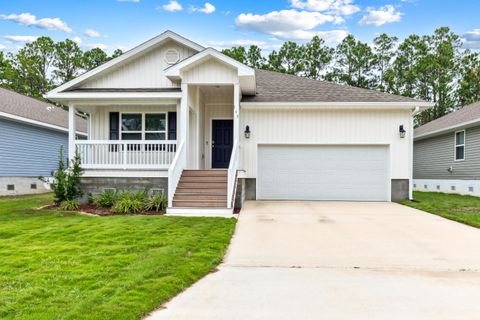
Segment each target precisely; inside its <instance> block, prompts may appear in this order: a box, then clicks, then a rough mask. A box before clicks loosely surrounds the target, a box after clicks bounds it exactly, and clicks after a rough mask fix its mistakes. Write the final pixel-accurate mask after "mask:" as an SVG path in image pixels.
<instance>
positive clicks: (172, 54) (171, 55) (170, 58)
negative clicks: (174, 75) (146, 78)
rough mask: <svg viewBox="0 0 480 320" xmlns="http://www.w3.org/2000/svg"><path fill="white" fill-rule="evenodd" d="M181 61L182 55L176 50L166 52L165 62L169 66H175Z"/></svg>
mask: <svg viewBox="0 0 480 320" xmlns="http://www.w3.org/2000/svg"><path fill="white" fill-rule="evenodd" d="M178 60H180V53H178V51H177V50H175V49H168V50H167V51H166V52H165V62H166V63H168V64H175V63H177V62H178Z"/></svg>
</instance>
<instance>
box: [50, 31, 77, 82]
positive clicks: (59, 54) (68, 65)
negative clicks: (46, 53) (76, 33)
mask: <svg viewBox="0 0 480 320" xmlns="http://www.w3.org/2000/svg"><path fill="white" fill-rule="evenodd" d="M82 57H83V55H82V50H80V47H79V46H78V44H77V43H76V42H74V41H72V40H70V39H66V40H65V41H62V42H57V44H56V45H55V67H56V70H55V71H54V74H55V76H56V77H57V79H58V80H59V82H60V83H65V82H67V81H70V80H72V79H73V78H75V77H76V76H77V75H78V73H79V71H80V69H81V68H82Z"/></svg>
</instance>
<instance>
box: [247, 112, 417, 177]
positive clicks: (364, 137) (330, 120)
mask: <svg viewBox="0 0 480 320" xmlns="http://www.w3.org/2000/svg"><path fill="white" fill-rule="evenodd" d="M281 108H282V107H279V108H278V109H270V110H261V109H260V110H259V109H255V110H254V109H242V110H241V127H240V128H241V129H240V130H241V131H244V130H245V126H246V125H249V126H250V131H251V137H250V139H245V137H244V135H243V134H242V135H241V139H242V148H241V150H242V153H241V168H242V169H244V170H245V176H246V177H247V178H255V177H256V174H257V173H256V170H257V146H258V144H289V143H290V144H369V143H370V144H389V145H390V146H391V147H390V152H391V154H390V159H391V178H392V179H409V178H410V166H409V164H410V160H409V159H410V143H409V142H410V134H411V133H412V130H411V128H410V111H408V110H391V111H390V110H352V109H349V110H325V109H323V110H314V109H310V110H309V109H289V110H281ZM401 124H403V125H404V127H405V129H406V131H407V135H406V137H405V138H404V139H401V138H400V137H399V132H398V130H399V125H401Z"/></svg>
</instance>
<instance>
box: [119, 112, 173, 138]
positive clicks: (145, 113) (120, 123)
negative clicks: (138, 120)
mask: <svg viewBox="0 0 480 320" xmlns="http://www.w3.org/2000/svg"><path fill="white" fill-rule="evenodd" d="M124 114H140V115H141V116H142V128H141V130H140V131H138V130H137V131H124V130H123V129H122V118H123V115H124ZM147 114H164V115H165V130H159V131H147V130H146V121H145V119H146V115H147ZM118 121H119V128H120V137H119V138H120V140H123V133H140V134H141V139H140V140H142V141H168V112H166V111H164V112H148V111H146V112H135V111H132V112H120V117H119V119H118ZM146 133H165V139H164V140H146V139H145V137H146ZM124 141H135V140H124Z"/></svg>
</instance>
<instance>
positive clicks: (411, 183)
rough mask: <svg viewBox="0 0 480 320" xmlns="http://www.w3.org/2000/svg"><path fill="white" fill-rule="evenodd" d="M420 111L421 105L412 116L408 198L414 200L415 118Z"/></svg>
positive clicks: (414, 110)
mask: <svg viewBox="0 0 480 320" xmlns="http://www.w3.org/2000/svg"><path fill="white" fill-rule="evenodd" d="M419 112H420V107H415V108H414V109H413V110H412V114H411V116H410V131H411V132H410V157H409V162H410V163H409V164H410V179H409V187H408V198H409V199H410V200H413V143H414V130H413V129H414V128H413V127H414V123H413V121H414V118H415V116H416V115H417V114H418V113H419Z"/></svg>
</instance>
